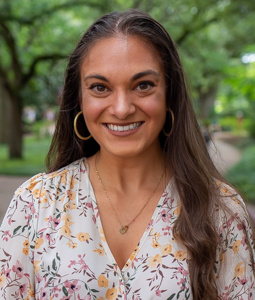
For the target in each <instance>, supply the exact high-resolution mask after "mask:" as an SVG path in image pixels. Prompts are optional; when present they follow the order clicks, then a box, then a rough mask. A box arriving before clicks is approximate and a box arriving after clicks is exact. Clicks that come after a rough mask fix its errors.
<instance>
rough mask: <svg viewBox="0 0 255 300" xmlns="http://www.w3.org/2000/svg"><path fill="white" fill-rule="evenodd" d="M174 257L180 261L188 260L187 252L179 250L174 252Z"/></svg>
mask: <svg viewBox="0 0 255 300" xmlns="http://www.w3.org/2000/svg"><path fill="white" fill-rule="evenodd" d="M174 257H175V258H176V259H178V260H181V261H182V260H185V259H186V258H187V253H186V252H185V251H182V250H179V251H175V252H174Z"/></svg>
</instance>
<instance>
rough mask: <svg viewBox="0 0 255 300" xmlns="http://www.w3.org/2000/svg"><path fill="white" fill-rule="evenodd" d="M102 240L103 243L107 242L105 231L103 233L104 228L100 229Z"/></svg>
mask: <svg viewBox="0 0 255 300" xmlns="http://www.w3.org/2000/svg"><path fill="white" fill-rule="evenodd" d="M99 232H100V239H101V240H102V241H103V242H105V241H106V240H105V236H104V231H103V227H101V228H100V231H99Z"/></svg>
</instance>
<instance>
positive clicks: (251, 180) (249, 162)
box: [226, 144, 255, 203]
mask: <svg viewBox="0 0 255 300" xmlns="http://www.w3.org/2000/svg"><path fill="white" fill-rule="evenodd" d="M254 157H255V144H253V146H250V147H247V148H246V149H245V150H244V152H243V155H242V159H241V161H240V162H239V163H238V164H237V165H235V166H234V167H233V168H232V169H231V170H230V171H229V172H228V174H227V176H226V178H227V179H228V180H229V181H230V182H231V183H232V184H233V185H234V186H236V187H237V188H238V189H239V190H240V192H241V193H242V194H243V195H244V197H245V199H247V200H248V201H251V202H253V203H255V176H254V174H255V173H254V172H255V159H254Z"/></svg>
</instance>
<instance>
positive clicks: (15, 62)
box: [0, 22, 22, 85]
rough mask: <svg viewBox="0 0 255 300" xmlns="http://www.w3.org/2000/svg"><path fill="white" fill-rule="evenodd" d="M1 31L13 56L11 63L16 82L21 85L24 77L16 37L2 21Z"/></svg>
mask: <svg viewBox="0 0 255 300" xmlns="http://www.w3.org/2000/svg"><path fill="white" fill-rule="evenodd" d="M0 33H1V35H2V36H3V38H4V40H5V42H6V44H7V47H8V50H9V53H10V56H11V65H12V69H13V71H14V75H15V84H16V85H19V84H20V82H21V77H22V67H21V64H20V61H19V58H18V51H17V47H16V42H15V39H14V37H13V35H12V33H11V31H10V30H9V28H8V27H7V26H6V25H5V24H4V23H2V22H1V23H0Z"/></svg>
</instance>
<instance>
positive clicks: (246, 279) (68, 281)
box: [0, 159, 255, 300]
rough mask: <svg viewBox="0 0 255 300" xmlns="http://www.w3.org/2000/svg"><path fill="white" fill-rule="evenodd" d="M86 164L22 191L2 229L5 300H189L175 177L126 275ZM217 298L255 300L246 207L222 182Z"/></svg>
mask: <svg viewBox="0 0 255 300" xmlns="http://www.w3.org/2000/svg"><path fill="white" fill-rule="evenodd" d="M88 175H89V169H88V164H87V162H86V159H81V160H78V161H76V162H74V163H72V164H70V165H69V166H67V167H64V168H62V169H61V170H59V171H57V172H54V173H51V174H39V175H36V176H34V177H33V178H32V179H30V180H28V181H27V182H25V183H24V184H23V185H22V186H21V187H20V188H18V189H17V191H16V192H15V195H14V197H13V199H12V201H11V203H10V206H9V208H8V211H7V213H6V215H5V218H4V220H3V223H2V225H1V228H0V236H1V239H0V299H8V300H10V299H15V300H19V299H26V300H29V299H40V300H49V299H54V300H56V299H59V300H67V299H75V300H81V299H86V300H88V299H98V300H103V299H108V300H110V299H123V300H126V299H128V300H131V299H132V300H138V299H142V300H145V299H146V300H149V299H168V300H170V299H180V300H182V299H192V294H191V287H190V279H189V270H188V266H187V251H186V249H185V247H184V246H183V245H182V244H181V243H179V242H178V241H176V240H175V239H174V238H173V235H172V227H173V224H174V222H175V220H176V218H177V217H178V214H179V211H180V205H179V201H178V194H177V192H176V190H175V185H174V180H173V179H171V181H170V182H169V184H168V186H167V187H166V189H165V191H164V193H163V195H162V197H161V199H160V200H159V202H158V205H157V207H156V209H155V212H154V214H153V216H152V218H151V221H150V223H149V224H148V227H147V229H146V230H145V232H144V234H143V236H142V238H141V240H140V242H139V243H138V245H137V247H136V248H135V249H134V251H133V253H132V254H131V256H130V257H129V259H128V261H127V262H126V264H125V266H124V267H123V269H122V270H120V269H119V267H118V265H117V264H116V262H115V259H114V257H113V255H112V253H111V251H110V249H109V247H108V245H107V241H106V239H105V236H104V232H103V228H102V224H101V220H100V215H99V211H98V206H97V202H96V198H95V195H94V192H93V189H92V185H91V183H90V181H89V176H88ZM219 185H220V188H221V192H222V195H225V196H226V197H224V199H225V200H224V201H226V203H227V205H228V207H230V208H231V209H232V211H233V212H234V214H235V216H230V215H228V214H227V213H223V212H222V211H220V210H219V211H218V215H219V224H218V226H217V228H218V233H219V245H218V250H217V257H216V260H215V278H216V283H217V288H218V293H219V299H255V285H254V283H255V278H254V271H253V268H254V241H253V239H252V236H251V235H252V232H251V228H250V225H249V222H248V220H247V213H246V211H245V208H244V204H243V202H242V200H241V199H240V197H239V196H231V195H233V193H232V192H231V190H230V189H229V188H228V187H227V186H225V185H223V184H219Z"/></svg>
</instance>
